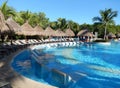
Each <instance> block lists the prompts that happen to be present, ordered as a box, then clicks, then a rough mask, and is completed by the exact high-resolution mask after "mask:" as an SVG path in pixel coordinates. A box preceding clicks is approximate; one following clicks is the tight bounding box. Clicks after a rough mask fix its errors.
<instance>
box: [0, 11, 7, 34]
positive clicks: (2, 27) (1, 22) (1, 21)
mask: <svg viewBox="0 0 120 88" xmlns="http://www.w3.org/2000/svg"><path fill="white" fill-rule="evenodd" d="M6 32H9V28H8V27H7V25H6V24H5V18H4V15H3V13H2V12H1V10H0V33H6Z"/></svg>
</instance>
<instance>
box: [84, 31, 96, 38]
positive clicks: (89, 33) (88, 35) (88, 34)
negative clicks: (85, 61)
mask: <svg viewBox="0 0 120 88" xmlns="http://www.w3.org/2000/svg"><path fill="white" fill-rule="evenodd" d="M83 36H84V37H94V35H93V33H91V32H87V33H85V34H83Z"/></svg>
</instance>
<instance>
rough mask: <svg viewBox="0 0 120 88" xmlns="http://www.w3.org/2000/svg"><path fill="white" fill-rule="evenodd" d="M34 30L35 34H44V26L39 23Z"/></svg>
mask: <svg viewBox="0 0 120 88" xmlns="http://www.w3.org/2000/svg"><path fill="white" fill-rule="evenodd" d="M34 31H35V34H36V35H43V33H44V30H43V28H42V27H40V26H39V25H37V26H36V27H35V28H34Z"/></svg>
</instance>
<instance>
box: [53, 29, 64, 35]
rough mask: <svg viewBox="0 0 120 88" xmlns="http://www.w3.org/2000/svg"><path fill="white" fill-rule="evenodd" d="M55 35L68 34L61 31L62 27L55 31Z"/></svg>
mask: <svg viewBox="0 0 120 88" xmlns="http://www.w3.org/2000/svg"><path fill="white" fill-rule="evenodd" d="M54 36H57V37H62V36H66V34H65V33H64V32H63V31H61V29H57V30H56V31H55V35H54Z"/></svg>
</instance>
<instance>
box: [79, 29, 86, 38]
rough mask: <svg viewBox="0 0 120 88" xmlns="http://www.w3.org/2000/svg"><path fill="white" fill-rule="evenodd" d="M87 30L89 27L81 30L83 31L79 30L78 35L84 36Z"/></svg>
mask: <svg viewBox="0 0 120 88" xmlns="http://www.w3.org/2000/svg"><path fill="white" fill-rule="evenodd" d="M87 32H88V30H87V29H84V30H81V31H79V32H78V34H77V36H82V35H83V34H85V33H87Z"/></svg>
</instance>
